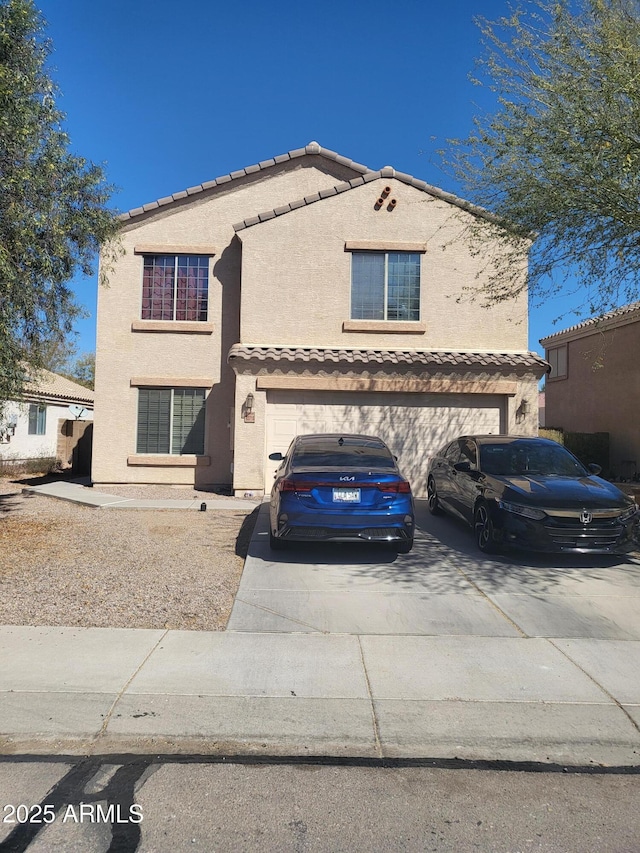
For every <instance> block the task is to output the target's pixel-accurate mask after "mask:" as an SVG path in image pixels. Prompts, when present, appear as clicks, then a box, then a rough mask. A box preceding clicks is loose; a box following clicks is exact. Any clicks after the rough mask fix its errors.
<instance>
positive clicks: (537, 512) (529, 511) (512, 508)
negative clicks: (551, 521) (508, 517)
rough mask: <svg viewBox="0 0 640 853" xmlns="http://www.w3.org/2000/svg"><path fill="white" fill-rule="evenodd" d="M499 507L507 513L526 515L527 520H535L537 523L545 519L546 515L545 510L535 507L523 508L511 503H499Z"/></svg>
mask: <svg viewBox="0 0 640 853" xmlns="http://www.w3.org/2000/svg"><path fill="white" fill-rule="evenodd" d="M498 506H499V507H500V509H504V510H505V511H506V512H513V513H515V514H516V515H524V517H525V518H534V519H536V521H540V519H541V518H544V517H545V515H546V513H545V512H544V510H541V509H534V507H531V506H522V505H521V504H512V503H510V502H509V501H498Z"/></svg>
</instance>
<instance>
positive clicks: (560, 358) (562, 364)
mask: <svg viewBox="0 0 640 853" xmlns="http://www.w3.org/2000/svg"><path fill="white" fill-rule="evenodd" d="M547 361H548V362H549V364H550V365H551V373H549V379H566V377H567V345H566V344H563V345H562V346H559V347H553V349H548V350H547Z"/></svg>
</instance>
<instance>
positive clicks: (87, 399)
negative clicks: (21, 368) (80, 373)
mask: <svg viewBox="0 0 640 853" xmlns="http://www.w3.org/2000/svg"><path fill="white" fill-rule="evenodd" d="M25 395H26V396H27V397H46V398H48V399H56V400H63V401H64V402H69V403H83V404H85V405H88V407H90V408H93V403H94V400H95V391H92V390H91V389H90V388H85V387H84V385H79V384H78V383H77V382H73V381H72V380H71V379H67V378H66V376H60V374H59V373H52V372H51V371H50V370H40V371H38V373H37V374H35V375H34V376H33V377H32V378H31V379H30V380H29V382H28V383H27V385H26V387H25Z"/></svg>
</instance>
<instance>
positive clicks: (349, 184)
mask: <svg viewBox="0 0 640 853" xmlns="http://www.w3.org/2000/svg"><path fill="white" fill-rule="evenodd" d="M379 178H396V180H398V181H401V182H402V183H403V184H408V185H409V186H410V187H415V188H416V189H418V190H421V191H422V192H425V193H427V194H428V195H430V196H433V197H434V198H437V199H440V200H441V201H446V202H448V203H449V204H453V205H455V206H456V207H459V208H461V209H462V210H466V211H467V212H468V213H472V214H474V215H475V216H481V217H482V218H483V219H489V220H490V221H496V220H495V217H494V216H493V215H492V214H491V213H490V212H489V211H487V210H484V209H483V208H481V207H477V206H476V205H475V204H472V203H471V202H469V201H465V200H464V199H462V198H458V196H456V195H453V193H448V192H445V190H441V189H439V188H438V187H434V186H432V185H431V184H428V183H427V182H426V181H421V180H419V179H418V178H414V177H412V176H411V175H407V174H406V173H405V172H397V171H396V170H395V169H394V168H393V167H392V166H384V168H382V169H380V170H379V171H377V172H372V171H367V172H366V173H365V174H364V175H361V176H359V177H357V178H352V179H351V180H350V181H345V182H344V183H341V184H337V185H336V186H334V187H330V188H329V189H325V190H320V192H317V193H314V194H313V195H310V196H305V198H301V199H297V200H296V201H292V202H290V203H289V204H285V205H283V206H282V207H277V208H275V209H274V210H266V211H264V212H263V213H260V214H258V215H257V216H251V217H250V218H249V219H244V220H243V221H242V222H238V223H236V224H235V225H234V226H233V229H234V231H236V232H238V231H242V230H243V229H244V228H251V226H253V225H258V224H259V223H260V222H267V221H268V220H269V219H274V218H275V217H276V216H283V215H284V214H286V213H290V212H291V211H292V210H297V209H298V208H300V207H305V205H308V204H313V203H314V202H316V201H322V199H325V198H330V197H331V196H334V195H339V194H340V193H343V192H347V191H348V190H352V189H355V187H360V186H362V185H363V184H367V183H369V182H370V181H376V180H378V179H379Z"/></svg>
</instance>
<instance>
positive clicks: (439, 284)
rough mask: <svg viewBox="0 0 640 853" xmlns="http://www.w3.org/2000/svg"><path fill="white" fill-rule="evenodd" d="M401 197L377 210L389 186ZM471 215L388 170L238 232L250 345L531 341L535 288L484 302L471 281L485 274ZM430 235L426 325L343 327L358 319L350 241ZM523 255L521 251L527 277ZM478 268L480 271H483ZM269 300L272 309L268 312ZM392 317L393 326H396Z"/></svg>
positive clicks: (416, 239)
mask: <svg viewBox="0 0 640 853" xmlns="http://www.w3.org/2000/svg"><path fill="white" fill-rule="evenodd" d="M386 186H390V187H391V192H390V194H389V196H388V198H389V199H390V198H395V199H396V200H397V204H396V207H395V208H394V210H393V211H391V212H389V210H388V209H387V205H386V204H385V205H383V206H382V207H381V208H380V209H379V210H376V209H375V203H376V200H377V199H378V198H379V197H380V194H381V191H382V189H383V188H384V187H386ZM469 217H470V214H468V213H465V212H464V211H462V210H460V209H459V208H457V207H455V206H453V205H451V204H449V203H447V202H444V201H442V200H439V199H436V198H434V197H433V196H430V195H428V194H427V193H425V192H422V191H420V190H418V189H416V188H414V187H411V186H409V185H407V184H404V183H402V182H401V181H400V180H397V179H390V178H380V179H379V180H375V181H371V182H370V183H367V184H363V185H362V186H359V187H356V188H355V189H351V190H349V191H347V192H344V193H341V194H339V195H335V196H331V197H329V198H326V199H323V200H321V201H318V202H315V203H313V204H310V205H306V206H304V207H301V208H299V209H297V210H294V211H292V212H290V213H286V214H285V215H283V216H278V217H276V218H274V219H271V220H269V221H267V222H263V223H260V224H258V225H254V226H251V227H249V228H246V229H244V230H242V231H240V232H239V237H240V239H241V240H242V245H243V260H242V306H241V329H240V337H241V341H242V342H243V343H247V344H261V343H270V344H304V345H319V346H349V347H364V348H372V347H388V348H403V347H406V348H416V349H445V350H500V351H509V350H511V351H526V349H527V333H528V330H527V296H526V292H523V293H522V294H521V295H520V296H519V297H518V298H516V299H514V300H511V301H508V302H504V303H500V304H498V305H494V306H493V307H491V308H482V307H481V301H482V300H481V299H477V300H475V301H474V300H472V299H471V298H469V294H468V293H467V292H466V291H465V290H464V289H465V288H478V287H480V286H481V285H482V282H483V273H482V269H483V266H484V265H485V261H484V260H483V259H482V258H478V257H474V256H472V254H471V253H470V251H469V249H468V246H467V244H466V242H465V241H464V240H463V239H462V238H463V231H464V228H465V226H466V225H467V224H468V222H469ZM363 240H367V241H376V240H377V241H382V242H388V241H400V242H405V243H423V244H424V243H426V245H427V251H426V252H425V253H424V254H423V255H422V269H421V321H422V322H423V323H424V325H425V331H424V332H420V333H417V334H416V333H404V334H398V333H397V332H395V333H391V332H389V333H387V332H384V333H383V332H379V331H376V332H361V331H357V332H356V331H344V330H343V323H344V322H345V321H349V319H350V287H351V285H350V283H351V252H349V251H345V243H346V242H348V241H363ZM524 270H525V259H524V258H523V275H524ZM478 276H479V278H478ZM265 305H271V306H273V308H272V309H271V310H269V311H265V310H264V307H265ZM392 327H393V324H390V328H392Z"/></svg>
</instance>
